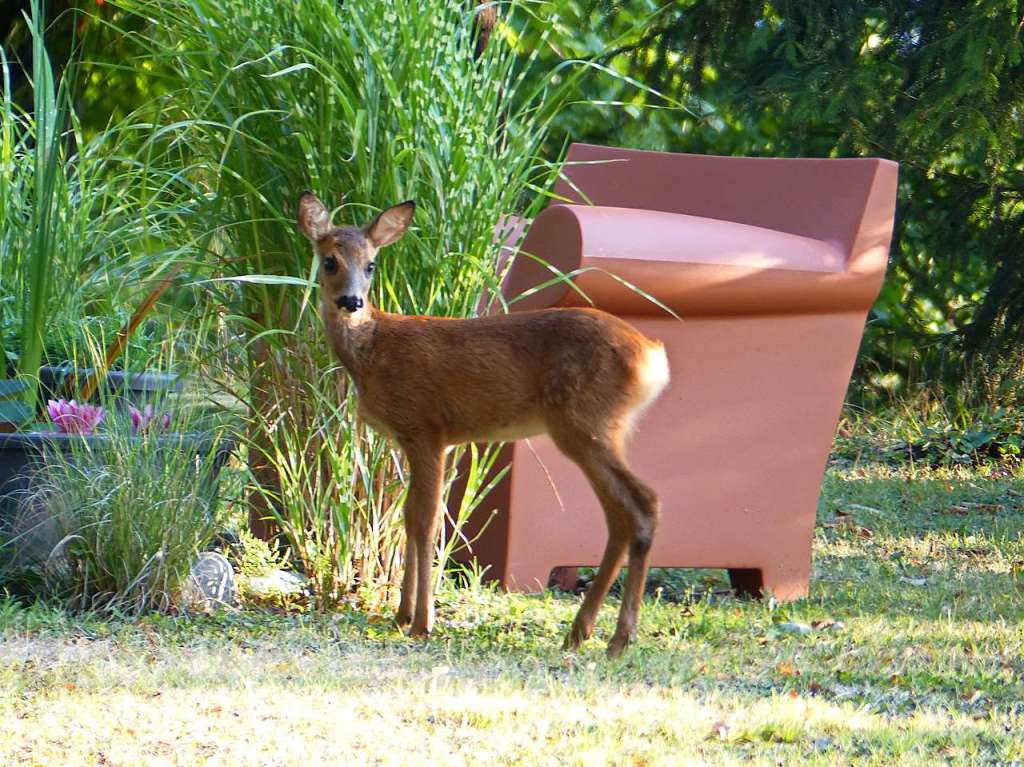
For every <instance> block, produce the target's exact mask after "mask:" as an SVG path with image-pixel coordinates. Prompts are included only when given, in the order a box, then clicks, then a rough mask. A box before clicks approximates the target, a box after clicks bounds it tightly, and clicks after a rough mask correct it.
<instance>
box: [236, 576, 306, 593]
mask: <svg viewBox="0 0 1024 767" xmlns="http://www.w3.org/2000/svg"><path fill="white" fill-rule="evenodd" d="M245 590H246V591H247V592H249V593H251V594H253V595H254V596H257V597H274V596H288V595H290V594H301V593H302V592H303V591H305V590H306V579H305V578H304V577H303V576H301V575H299V574H298V573H293V572H290V571H288V570H271V571H270V573H269V574H267V575H258V576H256V577H253V578H247V579H246V581H245Z"/></svg>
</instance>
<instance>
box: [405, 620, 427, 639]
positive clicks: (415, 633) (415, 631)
mask: <svg viewBox="0 0 1024 767" xmlns="http://www.w3.org/2000/svg"><path fill="white" fill-rule="evenodd" d="M409 636H411V637H417V638H419V639H429V638H430V627H429V626H417V625H416V624H415V623H413V625H412V628H410V629H409Z"/></svg>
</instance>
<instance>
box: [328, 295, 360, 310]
mask: <svg viewBox="0 0 1024 767" xmlns="http://www.w3.org/2000/svg"><path fill="white" fill-rule="evenodd" d="M334 303H335V304H336V305H337V307H338V308H339V309H344V310H345V311H347V312H354V311H355V310H356V309H362V308H363V299H361V298H360V297H359V296H338V297H337V298H336V299H335V300H334Z"/></svg>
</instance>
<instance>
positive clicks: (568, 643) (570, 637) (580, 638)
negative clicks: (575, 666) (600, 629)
mask: <svg viewBox="0 0 1024 767" xmlns="http://www.w3.org/2000/svg"><path fill="white" fill-rule="evenodd" d="M590 631H591V627H590V626H587V625H585V624H584V623H583V622H582V621H581V620H580V619H579V618H577V619H576V620H574V621H573V622H572V628H571V629H569V633H568V634H567V635H566V637H565V642H563V643H562V649H563V650H572V651H575V650H578V649H579V648H580V645H581V644H583V643H584V642H586V641H587V640H588V639H589V638H590Z"/></svg>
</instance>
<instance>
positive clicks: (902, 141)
mask: <svg viewBox="0 0 1024 767" xmlns="http://www.w3.org/2000/svg"><path fill="white" fill-rule="evenodd" d="M1022 29H1024V2H1017V1H1011V0H979V1H977V2H951V1H949V0H876V1H875V2H850V1H845V2H844V1H842V0H802V1H800V0H793V1H792V2H773V3H756V2H737V1H736V0H718V1H717V2H715V1H711V0H705V1H701V0H682V1H679V2H676V3H674V4H672V5H670V6H667V7H665V8H663V9H661V10H660V11H659V10H658V8H657V7H656V6H655V5H654V4H653V3H650V2H646V0H631V1H630V2H626V3H621V4H615V5H611V4H608V3H606V2H598V3H594V2H586V0H584V1H583V2H566V3H564V4H562V10H561V26H560V28H559V32H560V35H561V39H560V40H559V41H558V46H557V47H558V51H557V55H561V56H566V57H568V56H571V55H576V56H580V57H581V58H587V59H591V60H595V61H600V62H601V63H603V64H604V65H606V66H608V67H610V68H611V69H613V70H615V71H617V72H618V73H620V74H623V75H626V76H628V77H630V78H633V79H634V80H636V81H638V82H640V83H642V84H643V85H644V86H646V87H647V88H650V89H651V90H653V91H657V92H658V93H659V94H661V95H660V96H659V95H656V94H654V93H652V92H650V91H643V90H639V89H637V88H636V87H634V86H631V85H629V84H628V83H625V82H623V81H622V80H618V81H615V80H613V79H612V78H607V77H602V76H597V75H596V76H595V77H594V78H593V79H591V80H590V87H591V89H592V91H593V94H592V95H595V96H596V98H597V99H599V100H602V101H606V102H626V103H627V104H628V105H627V106H625V107H622V106H620V105H618V104H614V105H609V106H599V107H597V108H579V109H577V110H576V111H574V112H572V113H571V114H569V115H567V116H566V117H565V118H564V120H563V123H562V128H563V130H564V131H565V133H566V134H568V136H569V137H571V138H572V139H573V140H589V141H595V142H599V143H601V142H603V143H610V144H618V145H631V146H641V147H646V148H654V149H667V150H674V151H691V152H707V153H719V154H750V155H775V156H798V155H806V156H836V157H848V156H862V155H870V156H880V157H887V158H891V159H895V160H898V161H899V162H900V164H901V185H900V201H899V208H898V220H897V229H896V236H895V240H894V248H893V261H892V265H891V268H890V276H889V278H888V280H887V283H886V287H885V289H884V292H883V295H882V298H881V300H880V301H879V303H878V305H877V307H876V310H875V312H874V316H873V321H872V324H871V326H870V328H869V332H868V336H867V341H866V344H865V354H864V358H863V365H862V373H863V374H874V373H885V372H896V373H899V374H900V376H901V378H902V379H903V380H906V379H908V378H915V377H922V376H926V377H931V376H945V377H947V378H955V377H958V376H960V375H961V374H962V373H963V370H964V368H963V363H965V362H966V363H972V362H973V363H978V362H983V363H984V364H983V365H982V367H984V368H986V369H991V362H992V360H993V359H995V358H999V359H1001V360H1003V361H1004V362H1005V361H1008V360H1014V359H1016V360H1018V362H1019V354H1020V349H1021V347H1022V346H1024V253H1022V246H1024V206H1022V204H1021V202H1022V199H1021V198H1022V195H1024V152H1022V149H1024V138H1022V130H1021V128H1022V125H1021V121H1022V119H1024V62H1022V57H1021V53H1022V40H1021V34H1022ZM609 48H610V49H611V53H610V54H609V53H605V52H604V51H607V50H608V49H609ZM552 55H556V54H555V53H553V54H552ZM679 103H685V104H686V106H687V107H688V108H689V110H690V111H689V112H687V111H683V110H680V109H664V108H655V107H665V106H670V105H672V104H679ZM972 367H974V368H977V367H978V366H977V365H973V366H972Z"/></svg>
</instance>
